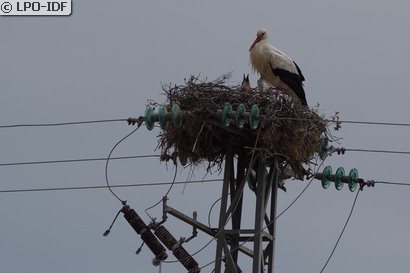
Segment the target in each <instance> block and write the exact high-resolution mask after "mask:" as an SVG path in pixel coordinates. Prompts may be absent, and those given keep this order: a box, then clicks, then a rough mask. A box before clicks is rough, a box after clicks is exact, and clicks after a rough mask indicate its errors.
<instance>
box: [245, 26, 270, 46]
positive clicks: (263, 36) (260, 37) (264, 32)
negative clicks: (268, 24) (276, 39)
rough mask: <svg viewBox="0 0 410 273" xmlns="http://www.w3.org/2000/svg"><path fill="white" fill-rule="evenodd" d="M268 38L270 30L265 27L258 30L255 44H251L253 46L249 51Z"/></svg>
mask: <svg viewBox="0 0 410 273" xmlns="http://www.w3.org/2000/svg"><path fill="white" fill-rule="evenodd" d="M266 39H268V31H267V30H266V29H264V28H262V29H260V30H258V32H257V33H256V39H255V41H254V42H253V44H252V45H251V48H249V51H251V50H252V48H253V47H254V46H256V44H257V43H259V42H261V41H266Z"/></svg>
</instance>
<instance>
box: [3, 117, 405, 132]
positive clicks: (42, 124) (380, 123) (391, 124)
mask: <svg viewBox="0 0 410 273" xmlns="http://www.w3.org/2000/svg"><path fill="white" fill-rule="evenodd" d="M140 118H141V117H140ZM280 119H288V120H306V121H309V119H299V118H285V117H283V118H280ZM124 121H127V122H129V121H130V118H128V119H124V118H122V119H102V120H86V121H69V122H56V123H32V124H9V125H0V129H3V128H18V127H52V126H66V125H82V124H94V123H109V122H124ZM324 121H325V122H328V123H340V124H343V123H345V124H362V125H382V126H403V127H410V123H399V122H376V121H360V120H332V119H325V120H324Z"/></svg>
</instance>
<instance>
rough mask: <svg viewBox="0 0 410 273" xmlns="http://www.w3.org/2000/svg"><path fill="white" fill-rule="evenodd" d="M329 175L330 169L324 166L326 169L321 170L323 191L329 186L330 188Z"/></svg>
mask: <svg viewBox="0 0 410 273" xmlns="http://www.w3.org/2000/svg"><path fill="white" fill-rule="evenodd" d="M331 174H332V167H330V166H326V167H325V168H324V169H323V172H322V187H323V188H324V189H327V188H329V186H330V180H329V176H330V175H331Z"/></svg>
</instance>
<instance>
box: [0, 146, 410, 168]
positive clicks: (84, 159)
mask: <svg viewBox="0 0 410 273" xmlns="http://www.w3.org/2000/svg"><path fill="white" fill-rule="evenodd" d="M334 151H335V152H338V151H340V152H342V151H344V152H369V153H388V154H405V155H410V151H394V150H375V149H354V148H335V149H334ZM150 157H161V155H130V156H118V157H110V160H124V159H138V158H150ZM105 160H107V157H99V158H79V159H59V160H44V161H26V162H10V163H0V167H6V166H20V165H37V164H39V165H40V164H56V163H74V162H91V161H105Z"/></svg>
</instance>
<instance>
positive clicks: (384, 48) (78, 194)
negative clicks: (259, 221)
mask: <svg viewBox="0 0 410 273" xmlns="http://www.w3.org/2000/svg"><path fill="white" fill-rule="evenodd" d="M73 7H74V10H73V13H72V15H71V16H69V17H0V39H1V42H0V88H1V95H2V99H1V100H0V125H9V124H22V123H49V122H65V121H76V120H94V119H112V118H128V117H130V116H134V117H136V116H139V115H142V114H143V112H144V110H145V105H146V104H147V101H148V100H155V101H157V102H163V101H165V96H164V95H163V94H162V93H163V91H162V89H161V83H176V84H181V83H183V79H184V78H186V77H189V76H190V75H192V74H193V75H198V74H200V75H201V77H202V78H208V79H215V78H217V77H218V76H220V75H222V74H224V73H226V72H229V71H233V77H232V84H237V83H239V82H240V81H241V79H242V74H243V73H250V72H251V70H250V66H249V56H248V49H249V46H250V45H251V43H252V42H253V40H254V39H255V34H256V31H257V30H258V29H260V28H262V27H264V28H267V29H268V30H269V31H270V39H269V43H271V44H273V45H274V46H276V47H277V48H279V49H281V50H282V51H284V52H286V53H287V54H288V55H289V56H291V57H292V58H293V59H294V60H295V61H296V62H297V63H298V65H299V66H300V68H301V69H302V71H303V74H304V75H305V77H306V84H305V86H306V88H305V90H306V96H307V100H308V102H309V104H310V105H312V106H313V105H315V104H316V103H319V104H320V109H321V112H322V113H323V114H325V115H326V116H328V117H329V116H331V115H333V114H334V113H335V112H336V111H338V112H340V114H339V116H340V118H341V119H342V120H360V121H379V122H403V123H405V122H407V123H408V122H410V120H409V116H410V110H409V107H408V103H409V100H410V96H409V95H408V91H409V90H408V78H409V76H408V73H409V70H408V64H409V63H410V54H409V52H408V51H409V48H410V38H409V35H408V26H409V25H410V19H409V14H410V2H408V1H404V0H403V1H398V0H397V1H369V0H366V1H352V0H348V1H320V0H313V1H275V2H273V1H271V2H268V1H263V2H256V3H255V2H251V1H236V2H233V1H231V2H221V1H201V2H199V1H163V2H161V3H158V2H155V1H105V0H99V1H91V0H82V1H75V0H73ZM257 78H258V77H257V76H256V75H254V74H251V82H252V85H255V84H256V80H257ZM132 129H133V128H131V127H130V126H128V125H126V123H107V124H92V125H77V126H64V127H40V128H12V129H0V163H9V162H26V161H37V160H57V159H75V158H92V157H105V156H107V155H108V153H109V151H110V149H111V148H112V146H113V145H114V144H115V143H116V142H117V141H118V140H120V139H121V138H122V137H123V136H125V135H126V134H127V133H128V132H130V131H131V130H132ZM158 132H159V130H157V129H156V130H154V131H147V129H146V128H145V127H141V128H140V130H138V131H137V132H136V133H135V134H134V135H133V136H131V137H130V138H129V139H127V140H126V141H125V142H124V143H122V144H121V145H120V146H119V147H118V149H117V150H116V151H115V152H114V156H123V155H145V154H158V153H159V152H158V151H155V148H156V146H157V138H156V136H157V135H158ZM335 135H336V136H338V137H342V138H343V139H342V141H341V144H340V146H342V147H346V148H363V149H383V150H399V151H410V144H409V142H408V138H409V128H408V127H407V128H406V127H397V126H393V127H387V126H370V125H348V124H345V125H343V126H342V129H341V131H339V132H335ZM408 162H409V160H408V156H406V155H389V154H380V153H376V154H369V153H358V152H351V153H347V154H346V155H343V156H337V155H333V156H332V157H330V158H328V159H327V160H326V162H325V165H331V166H332V167H333V169H334V170H335V169H336V168H337V167H339V166H343V167H344V168H345V170H346V171H349V170H350V169H351V168H353V167H355V168H357V169H358V170H359V174H360V176H361V177H362V178H364V179H366V180H368V179H374V180H382V181H396V182H408V165H409V164H408ZM104 164H105V163H104V162H92V163H70V164H48V165H34V166H10V167H0V168H1V170H0V178H1V184H0V190H7V189H27V188H43V187H45V188H47V187H71V186H96V185H104V183H105V180H104ZM173 175H174V169H173V167H172V166H171V165H169V166H168V168H167V166H166V165H165V164H160V163H159V160H158V159H157V158H149V159H135V160H121V161H112V162H111V163H110V167H109V177H110V181H111V183H112V184H127V183H149V182H153V183H155V182H171V181H172V177H173ZM214 176H217V174H216V175H214ZM188 177H189V170H188V169H186V170H181V172H180V171H178V176H177V180H178V181H184V180H186V179H188ZM202 177H203V172H202V171H201V170H196V172H195V177H194V178H192V179H194V180H200V179H202ZM306 184H307V181H305V182H299V181H289V182H287V184H286V185H287V188H288V193H283V192H280V193H279V195H280V196H279V204H278V206H279V209H278V211H279V212H280V211H282V210H283V209H284V208H285V207H287V205H288V204H289V203H290V202H292V200H293V199H294V198H295V196H297V195H298V194H299V193H300V191H301V190H302V189H303V188H304V187H305V185H306ZM167 190H168V187H167V186H155V187H135V188H127V189H116V192H117V193H118V194H119V195H120V196H121V197H122V198H125V199H127V200H128V202H129V204H130V205H131V206H132V207H133V208H134V209H136V211H137V212H138V213H139V214H140V216H141V217H142V218H143V219H144V221H146V222H148V221H149V218H148V216H147V215H146V214H145V213H144V209H146V208H148V207H150V206H151V205H153V204H155V203H156V202H157V201H158V200H160V199H161V198H162V196H163V195H164V194H165V192H166V191H167ZM220 193H221V184H218V183H208V184H206V183H204V184H195V185H187V186H186V188H185V191H184V193H183V186H175V187H174V188H173V189H172V191H171V193H170V195H169V198H170V200H169V204H170V205H171V206H172V207H174V208H176V209H178V210H180V211H182V212H184V213H186V214H189V215H190V214H191V213H192V211H193V210H197V211H198V214H199V215H198V217H199V220H200V221H202V222H203V223H205V224H206V223H207V216H208V211H209V209H210V207H211V205H212V203H213V202H214V201H215V200H216V199H218V198H219V196H220ZM409 195H410V187H398V186H391V185H377V186H376V187H375V188H371V189H367V188H366V189H365V191H363V192H361V193H360V195H359V198H358V201H357V205H356V208H355V211H354V213H353V216H352V218H351V221H350V224H349V225H348V227H347V229H346V232H345V234H344V236H343V238H342V240H341V242H340V244H339V247H338V249H337V250H336V252H335V255H334V257H333V259H332V260H331V261H330V263H329V265H328V267H327V271H326V272H336V273H338V272H374V273H382V272H383V273H384V272H407V271H408V268H410V260H409V259H408V256H409V251H408V245H409V244H410V237H409V236H408V230H409V228H410V219H409V217H408V211H409V209H410V202H409V201H408V200H409ZM245 196H246V201H245V202H246V205H247V206H246V209H245V216H244V226H249V227H250V226H252V225H253V220H252V217H251V216H252V214H253V213H254V208H253V202H254V200H253V198H252V195H251V194H250V193H249V192H248V193H245ZM353 199H354V193H351V192H349V191H348V189H346V188H344V189H343V190H342V191H340V192H338V191H336V190H335V189H334V187H331V188H330V189H328V190H323V189H322V187H321V186H320V182H319V181H314V182H313V183H312V185H311V186H310V187H309V188H308V190H307V191H306V192H305V194H304V195H303V196H302V197H301V199H300V200H299V201H298V202H297V203H296V204H295V205H294V206H293V207H292V208H291V209H290V210H289V211H288V212H286V214H284V215H283V216H282V217H281V218H279V220H278V229H277V248H276V272H319V271H320V269H321V268H322V266H323V264H324V263H325V261H326V259H327V257H328V255H329V254H330V251H331V250H332V247H333V245H334V243H335V241H336V239H337V237H338V236H339V234H340V231H341V229H342V227H343V225H344V223H345V220H346V218H347V216H348V213H349V210H350V208H351V205H352V202H353ZM120 207H121V205H120V203H119V202H118V200H116V199H114V198H113V197H112V196H111V195H110V194H109V192H108V190H104V189H99V190H82V191H59V192H36V193H0V216H1V224H0V231H1V233H0V257H1V269H2V271H4V272H63V273H68V272H99V273H105V272H119V271H121V272H158V268H156V267H153V266H152V265H151V258H152V257H153V255H152V253H151V252H150V251H149V249H148V248H147V247H144V248H143V251H142V252H141V254H140V255H138V256H136V255H135V254H134V252H135V250H136V249H137V248H138V247H139V245H140V244H141V240H140V238H139V236H138V235H137V234H135V233H134V232H133V230H131V228H130V227H129V225H128V224H127V223H126V222H125V220H124V219H123V217H120V218H119V219H118V220H117V223H116V224H115V226H114V228H113V230H112V233H111V234H110V236H109V237H107V238H104V237H102V233H103V232H104V230H105V229H106V228H108V226H109V224H110V223H111V221H112V219H113V217H114V216H115V213H116V212H117V211H118V209H119V208H120ZM150 214H151V215H153V216H155V217H158V218H159V217H161V208H160V206H158V207H156V208H155V209H153V210H150ZM217 219H218V206H217V207H216V208H215V209H214V210H213V211H212V225H213V226H216V223H217ZM165 225H166V227H167V228H168V229H169V230H170V231H171V232H172V233H173V234H174V236H176V237H178V238H179V237H180V236H185V237H186V236H189V235H190V232H191V228H190V227H189V226H187V225H186V224H184V223H181V222H180V221H178V220H175V219H173V218H172V217H170V218H169V220H168V221H167V222H166V224H165ZM209 240H210V238H209V237H208V236H207V235H205V234H203V233H200V234H199V236H198V238H196V239H194V240H192V241H191V242H190V243H188V244H186V245H185V247H186V249H187V250H188V251H189V252H191V253H192V252H195V251H197V250H198V249H200V248H201V247H202V246H203V245H205V244H206V243H207V242H208V241H209ZM214 251H215V245H214V244H211V245H210V246H209V247H207V248H206V249H205V250H204V251H202V252H200V253H199V254H198V255H197V256H195V258H196V260H197V261H198V262H199V264H200V266H202V265H205V264H206V263H208V262H211V261H212V260H213V259H214ZM169 254H170V253H169ZM170 260H174V258H173V257H172V255H171V254H170ZM249 264H250V259H249V258H247V257H244V256H241V257H240V259H239V265H240V266H241V267H242V268H243V269H244V272H250V269H249ZM212 269H213V267H212V266H209V267H206V268H204V269H203V272H212ZM184 270H185V269H184V268H183V267H182V265H180V264H179V263H173V264H164V265H163V267H162V272H184Z"/></svg>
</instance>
